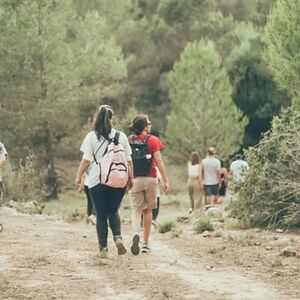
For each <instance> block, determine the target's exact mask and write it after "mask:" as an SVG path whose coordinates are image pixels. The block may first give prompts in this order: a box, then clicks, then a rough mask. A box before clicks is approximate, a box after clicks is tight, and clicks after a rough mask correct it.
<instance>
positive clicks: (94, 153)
mask: <svg viewBox="0 0 300 300" xmlns="http://www.w3.org/2000/svg"><path fill="white" fill-rule="evenodd" d="M105 141H106V139H103V142H102V143H101V144H100V146H99V147H98V148H97V150H96V152H93V156H94V161H92V163H93V162H95V163H96V164H98V162H97V159H96V154H97V152H98V151H99V150H100V148H101V147H102V145H103V144H104V142H105Z"/></svg>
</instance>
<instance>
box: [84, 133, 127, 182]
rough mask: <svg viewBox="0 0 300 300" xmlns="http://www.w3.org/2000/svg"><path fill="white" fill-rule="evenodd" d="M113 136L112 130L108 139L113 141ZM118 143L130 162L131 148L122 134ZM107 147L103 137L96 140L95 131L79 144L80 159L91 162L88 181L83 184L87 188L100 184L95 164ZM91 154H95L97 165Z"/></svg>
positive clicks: (97, 168)
mask: <svg viewBox="0 0 300 300" xmlns="http://www.w3.org/2000/svg"><path fill="white" fill-rule="evenodd" d="M115 134H116V130H115V129H114V128H113V129H112V130H111V132H110V134H109V138H111V139H113V138H114V136H115ZM119 143H120V144H122V145H123V147H124V150H125V155H126V159H127V161H131V147H130V145H129V142H128V139H127V136H126V135H125V133H124V132H120V136H119ZM100 146H101V147H100ZM107 146H108V141H107V140H105V139H104V138H103V137H101V138H100V139H99V140H98V138H97V135H96V133H95V131H90V132H89V133H88V134H87V135H86V137H85V138H84V140H83V142H82V144H81V147H80V151H81V152H82V153H83V156H82V158H83V159H86V160H88V161H90V162H91V163H90V165H89V167H88V169H87V177H88V179H87V182H85V183H87V185H88V187H89V188H92V187H94V186H96V185H97V184H99V182H100V181H99V167H98V164H97V163H99V162H100V161H101V159H102V157H103V155H104V152H105V150H106V147H107ZM99 147H100V148H99ZM93 153H94V154H95V157H96V162H97V163H96V162H95V160H94V155H93Z"/></svg>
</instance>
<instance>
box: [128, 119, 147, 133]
mask: <svg viewBox="0 0 300 300" xmlns="http://www.w3.org/2000/svg"><path fill="white" fill-rule="evenodd" d="M150 124H151V122H150V121H149V119H148V117H147V116H146V115H137V116H136V117H134V118H133V120H132V123H131V125H130V126H129V129H130V130H131V131H133V132H134V133H135V134H140V133H141V132H142V131H143V130H144V129H145V127H147V126H148V125H150Z"/></svg>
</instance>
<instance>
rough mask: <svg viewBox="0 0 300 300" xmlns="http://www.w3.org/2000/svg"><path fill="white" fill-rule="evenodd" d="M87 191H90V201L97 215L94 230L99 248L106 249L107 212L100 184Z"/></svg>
mask: <svg viewBox="0 0 300 300" xmlns="http://www.w3.org/2000/svg"><path fill="white" fill-rule="evenodd" d="M89 191H90V195H91V199H92V201H93V205H94V207H95V210H96V215H97V225H96V230H97V236H98V243H99V248H100V250H101V249H104V248H107V235H108V225H107V218H108V212H107V208H106V205H105V202H106V199H105V197H106V195H105V193H104V191H103V190H102V189H101V187H100V184H99V185H97V186H95V187H93V188H91V189H90V190H89Z"/></svg>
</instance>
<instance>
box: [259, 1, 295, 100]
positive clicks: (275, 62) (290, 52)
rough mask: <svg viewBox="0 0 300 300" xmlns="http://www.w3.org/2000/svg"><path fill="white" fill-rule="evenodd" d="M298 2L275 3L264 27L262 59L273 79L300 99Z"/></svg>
mask: <svg viewBox="0 0 300 300" xmlns="http://www.w3.org/2000/svg"><path fill="white" fill-rule="evenodd" d="M299 25H300V3H299V1H298V0H291V1H285V0H278V1H277V2H276V5H275V6H274V7H273V9H272V11H271V13H270V16H269V19H268V23H267V26H266V30H265V32H266V46H267V47H266V51H265V56H266V59H267V62H268V65H269V67H270V69H271V71H272V74H273V76H274V78H275V80H276V81H277V82H278V84H279V86H280V87H281V88H282V89H285V90H287V91H288V92H289V94H290V95H291V96H292V97H295V98H296V99H299V98H300V91H299V86H300V31H299Z"/></svg>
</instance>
